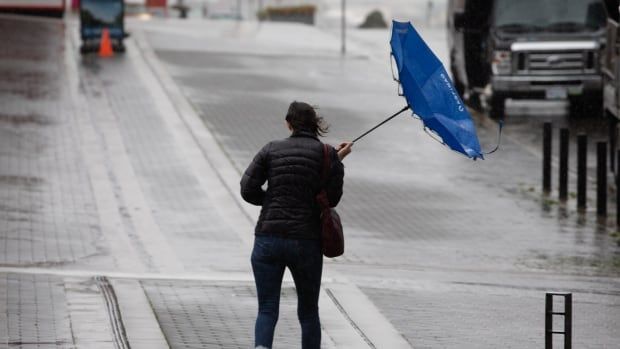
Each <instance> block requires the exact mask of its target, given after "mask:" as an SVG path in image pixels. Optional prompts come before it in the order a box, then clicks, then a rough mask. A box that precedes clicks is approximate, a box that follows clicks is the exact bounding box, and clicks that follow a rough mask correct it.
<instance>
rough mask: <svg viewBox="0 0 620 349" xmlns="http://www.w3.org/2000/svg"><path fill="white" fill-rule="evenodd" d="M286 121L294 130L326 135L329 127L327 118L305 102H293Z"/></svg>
mask: <svg viewBox="0 0 620 349" xmlns="http://www.w3.org/2000/svg"><path fill="white" fill-rule="evenodd" d="M286 121H288V122H289V123H290V124H291V127H293V132H299V131H307V132H312V133H314V134H315V135H317V136H324V135H325V134H326V133H327V132H328V129H329V125H327V124H326V123H325V120H324V119H323V118H322V117H320V116H318V115H317V114H316V108H314V107H313V106H311V105H310V104H308V103H304V102H297V101H294V102H293V103H291V105H290V106H289V107H288V112H287V113H286Z"/></svg>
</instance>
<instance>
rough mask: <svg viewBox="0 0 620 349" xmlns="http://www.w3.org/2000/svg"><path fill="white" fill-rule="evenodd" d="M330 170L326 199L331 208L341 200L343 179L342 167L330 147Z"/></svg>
mask: <svg viewBox="0 0 620 349" xmlns="http://www.w3.org/2000/svg"><path fill="white" fill-rule="evenodd" d="M330 149H331V150H330V157H331V158H330V162H331V170H330V174H329V181H328V182H327V197H328V198H329V204H330V205H331V207H336V205H338V203H339V202H340V198H342V185H343V179H344V165H343V164H342V161H340V159H339V158H338V153H337V152H336V150H335V149H334V148H331V147H330Z"/></svg>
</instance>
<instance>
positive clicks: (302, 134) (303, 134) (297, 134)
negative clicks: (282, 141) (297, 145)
mask: <svg viewBox="0 0 620 349" xmlns="http://www.w3.org/2000/svg"><path fill="white" fill-rule="evenodd" d="M291 137H309V138H314V139H316V140H318V139H319V138H318V137H317V136H316V135H315V134H314V132H309V131H303V130H301V131H295V132H293V134H291Z"/></svg>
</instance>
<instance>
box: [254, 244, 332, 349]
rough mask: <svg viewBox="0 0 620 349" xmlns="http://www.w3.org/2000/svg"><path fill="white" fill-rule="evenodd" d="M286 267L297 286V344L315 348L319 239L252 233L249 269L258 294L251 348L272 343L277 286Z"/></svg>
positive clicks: (320, 269) (320, 257)
mask: <svg viewBox="0 0 620 349" xmlns="http://www.w3.org/2000/svg"><path fill="white" fill-rule="evenodd" d="M286 267H288V268H289V270H290V271H291V275H292V276H293V280H294V281H295V288H296V289H297V317H298V318H299V323H300V324H301V347H302V349H319V348H320V347H321V323H320V320H319V291H320V289H321V273H322V272H323V254H322V252H321V242H320V241H319V240H299V239H284V238H281V237H277V236H263V235H261V236H256V238H255V240H254V249H253V251H252V270H253V271H254V280H255V281H256V293H257V295H258V316H257V318H256V327H255V329H254V335H255V347H261V346H262V347H265V348H271V346H272V344H273V332H274V330H275V328H276V323H277V322H278V314H279V308H280V288H281V286H282V277H283V276H284V269H285V268H286Z"/></svg>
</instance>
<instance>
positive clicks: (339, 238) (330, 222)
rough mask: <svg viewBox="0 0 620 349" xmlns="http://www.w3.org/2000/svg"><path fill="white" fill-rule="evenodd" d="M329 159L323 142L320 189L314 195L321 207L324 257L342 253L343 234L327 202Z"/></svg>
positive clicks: (334, 211)
mask: <svg viewBox="0 0 620 349" xmlns="http://www.w3.org/2000/svg"><path fill="white" fill-rule="evenodd" d="M330 169H331V161H330V158H329V146H328V145H327V144H323V173H322V175H321V191H320V192H319V193H318V194H317V196H316V201H317V203H318V204H319V207H320V208H321V248H322V250H323V255H324V256H325V257H329V258H333V257H338V256H341V255H342V254H343V253H344V234H343V233H342V223H341V222H340V216H339V215H338V212H336V210H335V209H333V208H332V207H331V205H330V204H329V198H328V196H327V182H328V180H329V172H330Z"/></svg>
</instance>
